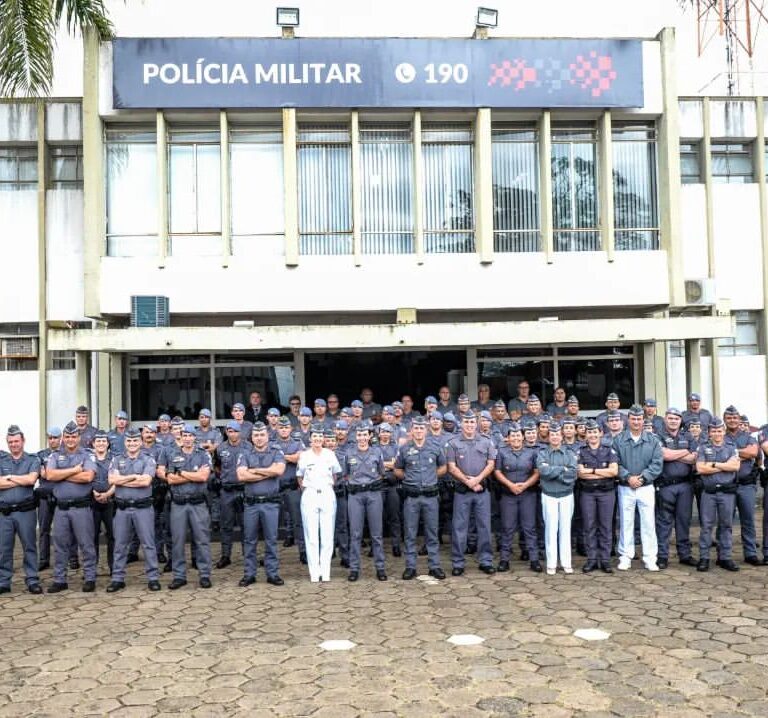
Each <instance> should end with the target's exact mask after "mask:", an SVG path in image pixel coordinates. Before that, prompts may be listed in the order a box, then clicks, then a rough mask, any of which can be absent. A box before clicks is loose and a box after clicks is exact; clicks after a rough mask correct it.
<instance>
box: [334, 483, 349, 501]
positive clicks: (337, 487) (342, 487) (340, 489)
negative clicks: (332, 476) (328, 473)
mask: <svg viewBox="0 0 768 718" xmlns="http://www.w3.org/2000/svg"><path fill="white" fill-rule="evenodd" d="M333 493H334V494H336V497H337V498H339V499H344V498H346V496H347V487H346V484H341V483H339V484H334V485H333Z"/></svg>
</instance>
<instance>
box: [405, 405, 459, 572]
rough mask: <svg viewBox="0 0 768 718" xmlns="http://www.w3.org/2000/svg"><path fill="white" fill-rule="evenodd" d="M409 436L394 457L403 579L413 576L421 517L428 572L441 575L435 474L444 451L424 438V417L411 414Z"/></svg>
mask: <svg viewBox="0 0 768 718" xmlns="http://www.w3.org/2000/svg"><path fill="white" fill-rule="evenodd" d="M411 431H412V434H413V438H412V439H411V440H410V441H408V442H406V443H405V444H403V445H402V446H401V447H400V449H399V451H398V454H397V458H396V459H395V467H394V472H395V476H396V477H397V478H398V479H399V480H400V481H402V489H403V495H404V497H405V498H404V500H403V526H404V529H405V571H403V580H404V581H410V580H411V579H414V578H416V535H417V533H418V530H419V521H420V520H423V521H424V537H425V539H426V544H427V554H428V556H429V575H430V576H432V577H433V578H437V579H440V580H442V579H444V578H445V572H444V571H443V569H442V568H440V544H439V542H438V539H437V525H438V515H439V510H440V508H439V500H440V499H439V493H440V490H439V488H438V477H440V476H443V475H444V474H445V472H446V470H447V467H446V462H445V452H444V451H443V448H442V446H440V444H439V443H438V442H436V441H428V440H427V420H426V419H425V418H424V417H423V416H416V417H414V419H413V421H412V422H411Z"/></svg>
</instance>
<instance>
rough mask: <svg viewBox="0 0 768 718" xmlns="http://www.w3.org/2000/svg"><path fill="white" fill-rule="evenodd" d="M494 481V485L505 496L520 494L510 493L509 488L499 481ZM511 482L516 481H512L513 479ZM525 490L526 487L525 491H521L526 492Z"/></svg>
mask: <svg viewBox="0 0 768 718" xmlns="http://www.w3.org/2000/svg"><path fill="white" fill-rule="evenodd" d="M495 483H496V485H497V486H498V487H499V489H501V493H503V494H505V495H506V496H520V494H513V493H512V492H511V491H510V490H509V488H508V487H506V486H505V485H504V484H502V483H501V482H500V481H497V482H495ZM512 483H517V482H514V481H513V482H512ZM520 483H522V482H520ZM527 491H528V489H526V490H525V491H523V493H526V492H527Z"/></svg>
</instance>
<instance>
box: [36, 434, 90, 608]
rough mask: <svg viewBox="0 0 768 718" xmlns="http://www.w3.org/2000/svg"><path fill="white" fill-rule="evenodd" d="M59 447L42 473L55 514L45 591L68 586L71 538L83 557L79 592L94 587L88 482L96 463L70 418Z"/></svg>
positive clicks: (52, 591)
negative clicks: (50, 580) (49, 575)
mask: <svg viewBox="0 0 768 718" xmlns="http://www.w3.org/2000/svg"><path fill="white" fill-rule="evenodd" d="M62 443H63V444H64V447H63V448H59V450H58V451H54V452H53V453H52V454H51V455H50V456H49V457H48V465H47V466H46V467H45V476H46V479H47V480H48V481H51V482H53V483H54V487H53V495H54V498H55V499H56V516H55V520H54V523H53V544H54V546H55V548H56V553H55V557H54V566H53V583H52V584H51V585H50V586H49V587H48V593H59V592H60V591H66V590H67V589H68V588H69V585H68V584H67V562H68V560H69V556H70V553H71V551H72V548H73V546H72V539H73V538H74V541H75V543H76V544H77V548H78V549H79V550H80V554H81V555H82V557H83V579H84V580H83V592H85V593H92V592H93V591H95V590H96V547H95V545H94V540H93V514H92V513H91V486H92V484H93V479H94V476H95V474H96V465H95V463H94V461H93V458H92V457H91V455H90V453H89V452H88V451H87V450H86V449H83V448H82V447H81V446H80V432H79V431H78V430H77V424H75V422H74V421H70V422H69V423H68V424H67V425H66V426H65V427H64V437H63V441H62Z"/></svg>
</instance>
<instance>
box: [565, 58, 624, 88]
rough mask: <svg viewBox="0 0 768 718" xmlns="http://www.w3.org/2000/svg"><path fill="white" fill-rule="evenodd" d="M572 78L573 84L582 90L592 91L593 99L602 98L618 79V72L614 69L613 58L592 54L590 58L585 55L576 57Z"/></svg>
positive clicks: (573, 63)
mask: <svg viewBox="0 0 768 718" xmlns="http://www.w3.org/2000/svg"><path fill="white" fill-rule="evenodd" d="M570 69H571V73H572V77H571V84H572V85H578V86H579V87H581V89H582V90H591V91H592V97H600V95H601V94H602V93H603V92H606V91H607V90H608V89H610V87H611V83H612V82H613V81H614V80H615V79H616V71H615V70H614V69H613V58H612V57H611V56H610V55H599V56H598V54H597V53H596V52H594V51H593V52H590V53H589V57H588V58H585V57H584V56H583V55H578V56H577V57H576V62H572V63H571V65H570Z"/></svg>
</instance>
